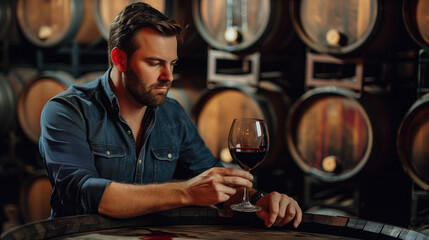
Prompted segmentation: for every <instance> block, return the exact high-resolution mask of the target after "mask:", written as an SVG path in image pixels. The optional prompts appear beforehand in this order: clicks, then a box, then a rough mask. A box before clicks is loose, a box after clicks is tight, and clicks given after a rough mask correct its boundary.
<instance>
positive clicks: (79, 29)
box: [16, 0, 101, 48]
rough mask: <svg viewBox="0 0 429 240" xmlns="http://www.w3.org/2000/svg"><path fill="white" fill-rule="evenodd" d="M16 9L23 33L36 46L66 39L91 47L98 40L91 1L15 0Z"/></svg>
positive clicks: (61, 41) (60, 42) (50, 45)
mask: <svg viewBox="0 0 429 240" xmlns="http://www.w3.org/2000/svg"><path fill="white" fill-rule="evenodd" d="M16 8H17V10H16V12H17V18H18V24H19V27H20V28H21V30H22V33H23V35H24V36H25V37H26V38H27V40H29V41H30V42H31V43H32V44H34V45H36V46H38V47H42V48H49V47H56V46H60V45H62V44H65V43H69V42H70V41H74V42H77V43H79V44H81V45H86V46H91V45H95V44H97V43H98V42H99V41H100V39H101V37H100V33H99V31H98V29H97V26H96V24H95V20H94V16H93V10H92V8H93V3H92V1H87V0H64V1H45V0H31V1H30V0H18V1H17V7H16Z"/></svg>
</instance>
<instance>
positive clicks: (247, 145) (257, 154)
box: [228, 118, 269, 212]
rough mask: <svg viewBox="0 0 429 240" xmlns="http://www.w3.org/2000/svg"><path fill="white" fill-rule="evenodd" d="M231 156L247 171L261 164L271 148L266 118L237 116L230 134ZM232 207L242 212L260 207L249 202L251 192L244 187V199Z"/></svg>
mask: <svg viewBox="0 0 429 240" xmlns="http://www.w3.org/2000/svg"><path fill="white" fill-rule="evenodd" d="M228 148H229V151H230V153H231V156H232V157H233V158H234V159H235V160H236V161H237V162H238V164H239V165H240V167H241V168H243V169H244V170H245V171H249V172H250V171H251V170H252V169H254V168H256V167H257V166H259V164H261V163H262V162H263V161H264V159H265V156H266V155H267V152H268V148H269V136H268V129H267V125H266V123H265V121H264V120H261V119H256V118H236V119H234V121H233V122H232V126H231V129H230V131H229V136H228ZM231 209H233V210H235V211H241V212H257V211H259V210H261V208H260V207H258V206H255V205H252V204H251V203H250V202H249V192H248V190H247V188H244V196H243V201H242V202H241V203H239V204H234V205H231Z"/></svg>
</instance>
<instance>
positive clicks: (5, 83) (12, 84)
mask: <svg viewBox="0 0 429 240" xmlns="http://www.w3.org/2000/svg"><path fill="white" fill-rule="evenodd" d="M36 73H37V70H36V69H34V68H31V67H16V68H12V69H10V70H9V72H8V73H0V112H1V113H2V114H1V115H0V126H1V128H0V132H6V131H10V130H12V129H14V126H15V122H16V108H17V105H18V98H19V95H20V93H21V91H22V89H23V87H24V85H25V83H26V82H27V81H28V80H29V79H30V78H31V77H33V76H35V75H36Z"/></svg>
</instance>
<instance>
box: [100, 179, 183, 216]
mask: <svg viewBox="0 0 429 240" xmlns="http://www.w3.org/2000/svg"><path fill="white" fill-rule="evenodd" d="M188 204H189V203H188V202H187V198H186V193H185V192H184V189H183V188H182V187H181V184H180V183H179V182H171V183H163V184H148V185H133V184H123V183H117V182H112V183H110V184H109V185H108V186H107V187H106V190H105V192H104V194H103V197H102V198H101V201H100V205H99V207H98V212H99V213H100V214H103V215H106V216H110V217H114V218H130V217H135V216H139V215H143V214H148V213H152V212H158V211H164V210H169V209H173V208H177V207H183V206H186V205H188Z"/></svg>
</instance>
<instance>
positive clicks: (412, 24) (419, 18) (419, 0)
mask: <svg viewBox="0 0 429 240" xmlns="http://www.w3.org/2000/svg"><path fill="white" fill-rule="evenodd" d="M428 12H429V2H428V1H425V0H408V1H403V4H402V15H403V18H404V22H405V27H406V28H407V30H408V33H409V34H410V35H411V37H412V38H413V40H414V41H415V42H416V43H417V44H418V45H419V46H420V47H422V48H425V49H426V50H429V18H428Z"/></svg>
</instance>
